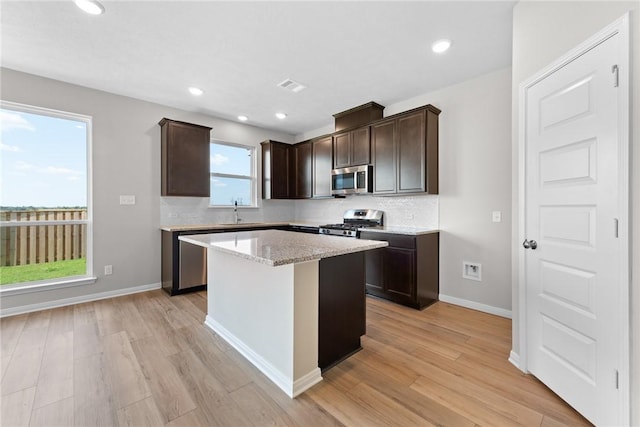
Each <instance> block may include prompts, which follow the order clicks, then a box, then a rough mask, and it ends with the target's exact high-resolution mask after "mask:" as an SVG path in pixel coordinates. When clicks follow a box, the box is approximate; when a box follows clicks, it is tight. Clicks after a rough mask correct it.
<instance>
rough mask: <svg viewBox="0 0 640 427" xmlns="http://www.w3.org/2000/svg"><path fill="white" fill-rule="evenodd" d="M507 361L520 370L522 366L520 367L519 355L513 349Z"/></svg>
mask: <svg viewBox="0 0 640 427" xmlns="http://www.w3.org/2000/svg"><path fill="white" fill-rule="evenodd" d="M509 362H511V364H512V365H513V366H515V367H516V368H518V369H520V370H521V371H522V368H520V355H519V354H518V353H515V352H514V351H513V350H511V352H510V353H509Z"/></svg>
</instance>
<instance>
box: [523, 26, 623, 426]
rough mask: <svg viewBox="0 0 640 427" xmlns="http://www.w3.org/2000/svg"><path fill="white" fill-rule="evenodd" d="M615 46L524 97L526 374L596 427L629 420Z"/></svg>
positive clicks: (608, 44)
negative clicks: (623, 371)
mask: <svg viewBox="0 0 640 427" xmlns="http://www.w3.org/2000/svg"><path fill="white" fill-rule="evenodd" d="M619 39H620V35H619V34H617V35H613V36H612V37H610V38H608V39H607V40H605V41H603V42H601V43H600V44H598V45H597V46H595V47H593V48H591V49H590V50H588V51H587V52H585V53H583V54H582V55H580V56H577V57H576V58H574V59H573V60H571V61H569V62H568V63H565V64H564V65H563V66H561V67H560V68H558V69H557V70H555V71H553V72H550V73H548V74H547V75H546V76H545V77H544V78H542V79H540V80H538V81H537V82H536V83H535V84H533V85H530V86H528V87H527V88H526V90H525V97H526V98H525V108H526V113H525V123H524V126H525V127H524V132H525V135H524V136H525V147H526V148H525V180H524V182H525V200H524V202H525V220H524V228H525V230H524V232H525V237H526V239H527V240H526V241H525V242H523V246H524V247H528V248H526V249H522V250H523V251H525V252H524V253H525V255H524V266H525V276H524V277H525V283H526V284H525V289H526V305H527V307H526V336H527V338H526V353H527V354H526V358H527V368H528V370H529V371H530V372H531V373H532V374H533V375H535V376H536V377H538V378H539V379H540V380H541V381H542V382H544V383H545V384H546V385H547V386H548V387H549V388H550V389H552V390H553V391H554V392H556V393H557V394H558V395H559V396H560V397H562V398H563V399H564V400H566V401H567V402H568V403H569V404H570V405H571V406H573V407H574V408H575V409H576V410H577V411H578V412H580V413H581V414H583V415H584V416H585V417H586V418H587V419H589V420H590V421H591V422H593V423H595V424H598V425H619V423H620V422H621V421H622V419H624V416H623V418H620V416H621V415H620V408H621V406H620V401H619V399H620V394H619V391H618V385H617V382H618V379H617V372H618V371H619V370H620V360H621V355H620V348H621V345H620V339H621V334H620V331H621V330H624V328H623V329H621V327H623V325H624V323H623V322H624V321H627V319H625V318H624V313H621V312H620V298H621V297H622V295H623V293H624V289H626V288H625V286H628V285H627V284H624V283H623V281H622V279H623V277H621V276H623V274H621V265H622V264H621V261H622V257H623V256H626V252H625V250H624V247H623V246H622V245H621V240H620V238H619V236H618V235H617V232H616V227H617V224H618V222H617V220H619V219H620V217H621V214H622V213H621V212H620V206H621V204H620V198H621V197H623V198H625V197H627V196H626V195H624V194H621V189H620V185H619V177H620V173H619V171H620V168H621V167H622V166H621V162H622V161H625V159H621V158H620V155H619V154H620V141H621V138H619V134H618V133H619V131H618V129H619V126H618V124H619V122H618V120H619V117H621V114H623V113H624V112H622V111H619V109H620V108H619V105H620V103H619V102H618V96H619V90H620V88H619V87H616V82H615V77H616V69H615V68H612V67H613V66H614V65H616V64H619V62H618V60H619V57H618V55H619V52H620V51H623V50H622V49H621V45H620V44H619V42H620V40H619ZM622 140H624V138H622ZM534 241H535V242H534Z"/></svg>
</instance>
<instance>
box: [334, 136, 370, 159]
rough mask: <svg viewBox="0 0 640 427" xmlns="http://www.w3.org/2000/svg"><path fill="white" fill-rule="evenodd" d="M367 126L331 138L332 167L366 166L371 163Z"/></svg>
mask: <svg viewBox="0 0 640 427" xmlns="http://www.w3.org/2000/svg"><path fill="white" fill-rule="evenodd" d="M370 144H371V138H370V133H369V126H364V127H361V128H358V129H354V130H352V131H348V132H343V133H338V134H335V135H334V136H333V167H334V168H344V167H349V166H357V165H367V164H369V163H370V162H371V146H370Z"/></svg>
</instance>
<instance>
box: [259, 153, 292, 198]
mask: <svg viewBox="0 0 640 427" xmlns="http://www.w3.org/2000/svg"><path fill="white" fill-rule="evenodd" d="M261 146H262V198H263V199H288V198H289V148H290V147H291V146H290V145H289V144H285V143H283V142H277V141H265V142H263V143H261Z"/></svg>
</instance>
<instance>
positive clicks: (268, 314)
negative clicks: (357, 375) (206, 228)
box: [180, 230, 387, 397]
mask: <svg viewBox="0 0 640 427" xmlns="http://www.w3.org/2000/svg"><path fill="white" fill-rule="evenodd" d="M180 240H182V241H185V242H188V243H192V244H195V245H199V246H202V247H205V248H207V268H208V273H207V274H208V292H207V317H206V320H205V324H206V325H207V326H208V327H209V328H211V329H212V330H213V331H214V332H216V333H217V334H218V335H220V336H221V337H222V338H224V339H225V340H226V341H227V342H229V343H230V344H231V345H232V346H233V347H234V348H236V349H237V350H238V351H239V352H240V353H241V354H242V355H243V356H245V357H246V358H247V359H248V360H249V361H250V362H251V363H253V364H254V365H255V366H256V367H257V368H258V369H260V370H261V371H262V372H263V373H264V374H265V375H266V376H267V377H269V378H270V379H271V380H272V381H273V382H274V383H275V384H276V385H278V386H279V387H280V388H281V389H282V390H283V391H284V392H285V393H287V395H289V396H290V397H295V396H297V395H298V394H300V393H302V392H304V391H305V390H306V389H308V388H309V387H311V386H313V385H314V384H316V383H317V382H319V381H321V380H322V375H321V370H322V369H328V368H330V367H331V366H333V365H334V364H335V363H338V362H339V361H341V360H343V359H344V358H346V357H348V356H349V355H350V354H352V353H353V352H356V351H358V349H360V337H361V336H362V335H364V333H365V291H364V284H365V266H364V253H365V251H367V250H371V249H376V248H381V247H384V246H387V242H382V241H372V240H360V239H349V238H343V237H331V236H320V235H313V234H304V233H294V232H289V231H282V230H262V231H246V232H236V233H224V234H200V235H192V236H180Z"/></svg>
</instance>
